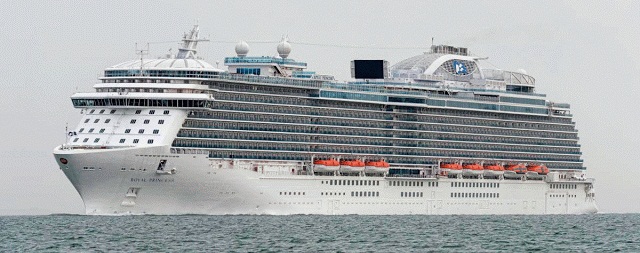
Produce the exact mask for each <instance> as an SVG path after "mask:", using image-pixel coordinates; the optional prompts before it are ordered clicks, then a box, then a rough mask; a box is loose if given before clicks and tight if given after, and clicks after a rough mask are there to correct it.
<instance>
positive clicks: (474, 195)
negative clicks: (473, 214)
mask: <svg viewBox="0 0 640 253" xmlns="http://www.w3.org/2000/svg"><path fill="white" fill-rule="evenodd" d="M450 197H452V198H473V199H477V198H481V199H486V198H500V193H498V192H452V193H451V194H450Z"/></svg>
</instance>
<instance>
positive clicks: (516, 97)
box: [54, 26, 597, 215]
mask: <svg viewBox="0 0 640 253" xmlns="http://www.w3.org/2000/svg"><path fill="white" fill-rule="evenodd" d="M198 33H199V30H198V27H197V26H196V27H194V29H193V30H192V31H191V32H190V33H188V34H187V36H186V37H185V40H184V45H183V48H181V49H180V52H179V53H178V54H177V55H175V56H169V57H167V58H164V59H154V60H147V59H142V60H134V61H130V62H125V63H122V64H118V65H115V66H113V67H110V68H107V69H106V70H105V75H104V76H103V77H101V78H100V83H97V84H96V85H94V88H95V89H96V91H95V92H93V93H76V94H74V95H73V96H72V97H71V99H72V102H73V105H74V106H75V107H76V108H79V109H81V110H82V112H83V114H84V115H83V119H82V121H81V123H80V124H79V125H78V126H77V127H76V128H75V129H74V130H73V131H70V132H69V136H68V138H67V142H66V143H65V144H63V145H61V146H59V147H56V148H55V150H54V156H55V158H56V161H57V163H58V165H59V167H60V169H61V171H62V172H64V173H65V175H66V176H67V177H68V178H69V180H70V181H71V183H72V184H73V185H74V187H75V188H76V190H77V191H78V193H79V194H80V196H81V197H82V200H83V201H84V204H85V208H86V213H87V214H106V215H110V214H214V215H218V214H272V215H288V214H326V215H334V214H363V215H395V214H428V215H429V214H434V215H447V214H583V213H595V212H597V206H596V202H595V194H594V188H593V183H594V180H593V179H592V178H586V177H584V174H585V168H584V167H583V165H582V162H583V161H582V159H581V152H580V145H579V144H578V137H577V130H576V129H575V123H574V122H572V115H571V114H570V111H569V106H568V105H567V104H563V103H554V102H551V101H549V100H547V99H545V96H544V95H543V94H538V93H535V92H534V90H535V89H534V88H535V79H534V78H533V77H531V76H529V75H527V74H526V72H524V71H519V72H508V71H502V70H484V69H481V68H480V67H479V65H478V61H480V60H481V58H479V57H474V56H470V54H469V53H468V51H467V49H466V48H454V47H449V46H434V47H432V49H431V52H429V53H425V54H424V55H419V56H416V57H413V58H409V59H407V60H404V61H401V62H399V63H397V64H396V65H394V66H392V67H391V69H390V70H389V69H387V67H386V66H387V63H386V62H385V61H371V60H370V61H354V62H353V63H352V68H353V69H352V72H353V73H354V77H355V78H356V81H352V82H338V81H335V80H334V78H333V77H332V76H329V75H320V74H316V73H315V72H311V71H307V70H306V67H307V64H306V63H303V62H298V61H295V60H292V59H289V58H288V56H289V54H290V53H291V45H290V44H289V43H288V42H287V39H286V38H283V40H282V42H281V43H280V44H279V45H278V54H279V55H280V57H249V56H247V54H248V51H249V48H248V44H247V43H245V42H240V43H239V44H238V45H237V46H236V52H237V54H238V56H236V57H228V58H227V59H225V64H226V65H227V66H228V70H221V69H218V68H215V67H213V66H211V65H210V64H208V63H206V62H205V61H203V60H201V59H199V58H197V57H196V50H195V44H194V43H197V42H198V41H200V40H199V38H198ZM367 75H369V76H367ZM516 165H518V166H520V167H518V166H516ZM516 167H517V168H516ZM547 168H548V169H547Z"/></svg>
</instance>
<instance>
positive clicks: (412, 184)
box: [389, 181, 438, 187]
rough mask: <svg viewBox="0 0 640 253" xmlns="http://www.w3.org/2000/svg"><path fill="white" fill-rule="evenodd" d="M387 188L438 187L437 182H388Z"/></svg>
mask: <svg viewBox="0 0 640 253" xmlns="http://www.w3.org/2000/svg"><path fill="white" fill-rule="evenodd" d="M389 186H393V187H396V186H401V187H438V182H431V181H428V182H423V181H389Z"/></svg>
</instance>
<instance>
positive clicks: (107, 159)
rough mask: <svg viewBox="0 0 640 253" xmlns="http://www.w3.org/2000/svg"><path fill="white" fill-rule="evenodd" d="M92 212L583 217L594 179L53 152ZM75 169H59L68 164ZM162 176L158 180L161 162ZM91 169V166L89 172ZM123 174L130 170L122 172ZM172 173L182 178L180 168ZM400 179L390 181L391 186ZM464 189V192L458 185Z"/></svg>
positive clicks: (140, 151)
mask: <svg viewBox="0 0 640 253" xmlns="http://www.w3.org/2000/svg"><path fill="white" fill-rule="evenodd" d="M54 155H55V157H56V161H58V165H59V166H60V169H61V170H62V171H63V172H64V173H65V175H66V176H67V177H68V178H69V180H70V181H71V183H72V184H73V185H74V187H75V188H76V190H77V191H78V193H79V194H80V196H81V197H82V200H83V201H84V204H85V208H86V213H87V214H101V215H111V214H212V215H221V214H271V215H287V214H325V215H334V214H366V215H392V214H434V215H449V214H584V213H595V212H597V207H596V204H595V199H593V198H591V197H589V194H591V193H592V191H593V190H592V185H591V182H589V181H557V182H553V183H562V182H564V183H566V184H571V185H573V186H572V188H573V189H552V188H551V187H550V184H552V183H551V182H547V181H545V180H524V181H523V180H499V179H457V178H420V177H418V178H403V177H380V176H366V175H361V176H317V175H306V174H305V172H306V171H305V170H303V169H302V168H301V166H300V165H298V164H296V163H292V162H288V163H287V162H278V161H272V162H264V161H246V160H245V161H240V160H222V159H209V158H208V157H207V156H206V155H194V154H173V153H170V152H169V148H168V146H156V147H147V148H120V149H94V150H88V149H84V150H83V149H74V150H64V149H60V147H58V148H56V150H55V151H54ZM60 158H64V159H66V160H67V161H68V163H67V164H62V163H61V161H60V160H61V159H60ZM163 159H164V160H167V162H166V166H165V171H173V173H157V172H156V170H157V166H158V163H159V161H160V160H163ZM85 167H86V168H85ZM123 168H124V169H123ZM174 169H175V170H174ZM392 181H393V183H392ZM461 186H464V187H461Z"/></svg>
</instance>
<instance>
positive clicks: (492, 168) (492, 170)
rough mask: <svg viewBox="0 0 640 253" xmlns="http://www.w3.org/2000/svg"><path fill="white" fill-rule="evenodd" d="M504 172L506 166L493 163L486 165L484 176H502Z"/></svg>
mask: <svg viewBox="0 0 640 253" xmlns="http://www.w3.org/2000/svg"><path fill="white" fill-rule="evenodd" d="M503 174H504V166H502V165H500V164H491V165H485V166H484V177H500V176H502V175H503Z"/></svg>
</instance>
